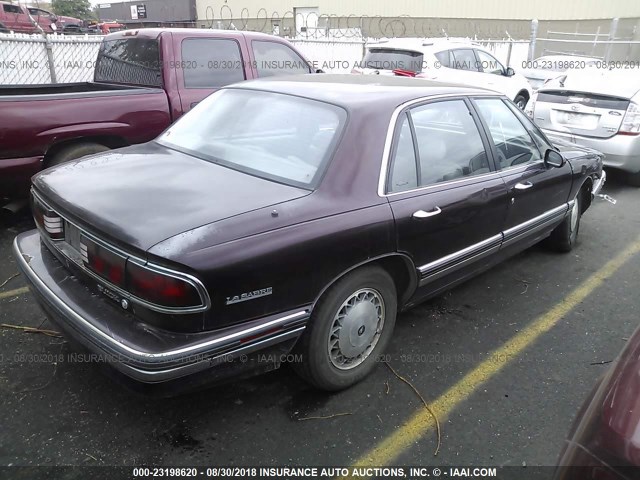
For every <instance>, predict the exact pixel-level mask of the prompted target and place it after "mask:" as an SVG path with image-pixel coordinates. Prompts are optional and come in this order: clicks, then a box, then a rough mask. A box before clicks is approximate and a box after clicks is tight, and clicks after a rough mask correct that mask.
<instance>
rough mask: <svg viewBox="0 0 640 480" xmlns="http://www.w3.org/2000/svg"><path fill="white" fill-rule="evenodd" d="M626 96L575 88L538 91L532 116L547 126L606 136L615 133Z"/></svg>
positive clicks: (554, 129) (552, 128)
mask: <svg viewBox="0 0 640 480" xmlns="http://www.w3.org/2000/svg"><path fill="white" fill-rule="evenodd" d="M628 106H629V99H626V98H622V97H616V96H612V95H602V94H596V93H587V92H582V91H576V90H567V89H562V90H544V91H542V92H539V93H538V98H537V100H536V105H535V111H534V120H535V122H536V124H537V125H538V126H540V127H542V128H544V129H546V130H553V131H556V132H569V133H574V134H577V135H585V136H589V137H598V138H609V137H612V136H613V135H615V134H616V133H618V130H619V129H620V126H621V124H622V119H623V118H624V115H625V112H626V111H627V107H628Z"/></svg>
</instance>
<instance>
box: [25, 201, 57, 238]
mask: <svg viewBox="0 0 640 480" xmlns="http://www.w3.org/2000/svg"><path fill="white" fill-rule="evenodd" d="M31 206H32V210H33V218H34V220H35V222H36V224H37V225H38V226H39V227H40V230H41V231H42V232H44V233H46V234H47V235H48V237H49V238H50V239H52V240H62V239H64V221H63V220H62V218H60V216H58V215H57V214H56V213H55V212H53V211H51V210H49V209H48V208H47V207H46V206H44V205H43V204H42V203H41V202H40V201H38V199H37V198H35V197H32V204H31Z"/></svg>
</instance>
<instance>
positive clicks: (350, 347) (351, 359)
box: [328, 288, 385, 370]
mask: <svg viewBox="0 0 640 480" xmlns="http://www.w3.org/2000/svg"><path fill="white" fill-rule="evenodd" d="M384 318H385V312H384V301H383V300H382V295H380V293H379V292H378V291H376V290H373V289H370V288H365V289H362V290H358V291H357V292H355V293H353V294H351V295H350V296H349V298H347V299H346V300H345V301H344V302H343V304H342V305H341V306H340V308H339V309H338V313H336V316H335V317H334V318H333V323H332V325H331V330H330V333H329V342H328V349H329V358H330V359H331V363H332V364H333V365H334V366H335V367H336V368H339V369H341V370H349V369H351V368H354V367H356V366H358V365H360V364H361V363H362V362H364V361H365V360H366V359H367V358H368V357H369V355H370V354H371V352H372V351H373V349H374V348H375V346H376V345H377V343H378V340H379V339H380V334H381V333H382V328H383V326H384Z"/></svg>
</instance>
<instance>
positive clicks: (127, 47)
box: [94, 38, 162, 87]
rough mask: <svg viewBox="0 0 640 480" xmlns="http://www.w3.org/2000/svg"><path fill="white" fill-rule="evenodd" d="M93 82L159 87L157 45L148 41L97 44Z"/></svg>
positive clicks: (121, 40) (125, 40)
mask: <svg viewBox="0 0 640 480" xmlns="http://www.w3.org/2000/svg"><path fill="white" fill-rule="evenodd" d="M94 79H95V81H96V82H107V83H125V84H130V85H140V86H147V87H161V86H162V71H161V69H160V51H159V49H158V41H157V40H155V39H150V38H123V39H118V40H104V41H103V42H102V43H101V44H100V50H99V51H98V59H97V60H96V70H95V74H94Z"/></svg>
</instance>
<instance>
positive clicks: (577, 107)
mask: <svg viewBox="0 0 640 480" xmlns="http://www.w3.org/2000/svg"><path fill="white" fill-rule="evenodd" d="M571 110H573V111H574V112H577V111H578V110H580V105H571Z"/></svg>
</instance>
